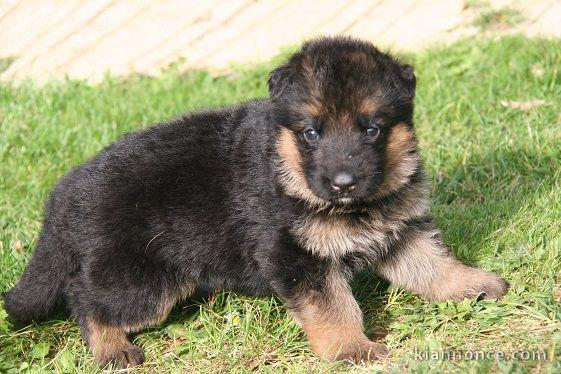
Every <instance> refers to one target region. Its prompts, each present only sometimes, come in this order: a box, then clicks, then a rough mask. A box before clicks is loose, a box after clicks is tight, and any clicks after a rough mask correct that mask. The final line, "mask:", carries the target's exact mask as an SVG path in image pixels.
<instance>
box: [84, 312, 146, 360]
mask: <svg viewBox="0 0 561 374" xmlns="http://www.w3.org/2000/svg"><path fill="white" fill-rule="evenodd" d="M82 333H83V336H84V339H85V340H86V344H87V345H88V346H89V347H90V349H91V350H92V352H93V354H94V356H95V358H96V360H97V361H98V362H99V363H101V364H102V365H107V364H110V363H113V364H115V365H117V366H119V367H127V366H136V365H140V364H142V363H143V362H144V352H143V351H142V349H141V348H140V347H137V346H135V345H133V344H132V343H131V342H130V341H129V339H128V337H127V333H126V331H125V330H124V329H123V328H122V327H120V326H114V325H109V324H105V323H102V322H99V321H98V320H96V319H95V318H94V317H88V318H86V320H85V324H84V325H83V326H82Z"/></svg>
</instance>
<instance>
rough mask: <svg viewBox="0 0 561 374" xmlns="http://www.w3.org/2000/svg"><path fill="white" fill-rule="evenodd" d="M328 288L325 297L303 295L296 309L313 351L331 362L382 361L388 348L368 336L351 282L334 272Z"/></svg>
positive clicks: (296, 318)
mask: <svg viewBox="0 0 561 374" xmlns="http://www.w3.org/2000/svg"><path fill="white" fill-rule="evenodd" d="M326 288H327V289H326V290H324V294H323V295H321V296H320V295H318V294H306V295H303V296H301V298H300V299H299V300H298V302H297V305H296V306H295V308H293V309H292V312H293V315H294V318H295V320H296V322H297V323H298V324H299V325H300V326H301V327H302V329H303V330H304V332H305V333H306V335H307V337H308V341H309V343H310V346H311V347H312V350H313V351H314V352H316V353H317V354H318V355H319V356H321V357H323V358H325V359H327V360H335V359H352V360H353V361H360V360H361V359H362V358H367V357H368V356H370V358H372V359H374V358H380V356H381V355H382V354H383V353H384V352H385V348H384V346H383V345H381V344H378V343H373V342H371V341H370V340H369V339H368V338H367V337H366V335H364V332H363V327H362V312H361V311H360V308H359V307H358V304H357V302H356V301H355V299H354V297H353V295H352V293H351V290H350V288H349V285H348V282H347V280H346V279H345V278H344V277H343V276H342V275H341V274H339V273H338V272H337V271H335V270H333V271H331V272H330V273H329V275H328V278H327V287H326Z"/></svg>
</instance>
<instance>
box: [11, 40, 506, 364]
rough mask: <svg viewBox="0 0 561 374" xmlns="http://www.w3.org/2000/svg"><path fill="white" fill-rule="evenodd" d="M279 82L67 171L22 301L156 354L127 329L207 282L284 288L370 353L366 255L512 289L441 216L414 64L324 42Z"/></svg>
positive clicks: (357, 357) (346, 43) (459, 291)
mask: <svg viewBox="0 0 561 374" xmlns="http://www.w3.org/2000/svg"><path fill="white" fill-rule="evenodd" d="M268 84H269V93H270V98H268V99H260V100H254V101H250V102H247V103H244V104H240V105H236V106H232V107H228V108H224V109H219V110H213V111H207V112H202V113H195V114H189V115H187V116H185V117H183V118H180V119H177V120H175V121H172V122H168V123H162V124H158V125H154V126H151V127H148V128H146V129H144V130H141V131H138V132H134V133H131V134H128V135H125V136H124V137H122V138H121V139H120V140H118V141H117V142H116V143H114V144H112V145H109V146H108V147H107V148H105V149H104V150H103V151H102V152H101V153H100V154H98V155H97V156H95V157H94V158H93V159H91V160H90V161H88V162H86V163H85V164H83V165H81V166H78V167H77V168H76V169H74V170H72V171H71V172H70V173H68V174H67V175H66V176H65V177H63V178H62V179H61V180H60V182H59V183H58V185H57V186H56V187H55V188H54V190H53V192H52V194H51V196H50V199H49V200H48V202H47V203H46V208H45V219H44V224H43V229H42V231H41V234H40V237H39V240H38V243H37V248H36V249H35V252H34V254H33V256H32V258H31V260H30V262H29V264H28V266H27V268H26V269H25V271H24V273H23V276H22V278H21V279H20V281H19V282H18V283H17V284H16V286H15V287H14V288H13V289H12V290H11V291H8V292H6V293H4V299H5V308H6V310H7V311H8V313H9V314H10V315H11V316H12V317H13V318H14V319H15V320H17V321H20V322H29V321H40V320H44V319H46V318H47V317H48V316H49V315H50V314H51V313H52V311H53V309H54V308H55V307H56V306H57V305H66V306H67V307H68V308H69V309H70V311H71V312H72V315H73V316H74V317H75V318H76V320H77V322H78V323H79V324H80V326H81V328H82V332H83V338H84V341H85V342H86V344H87V345H88V346H89V347H90V348H91V350H92V351H93V353H94V355H95V357H96V358H97V360H98V361H99V362H101V363H108V362H115V363H117V364H118V365H121V366H128V365H137V364H140V363H142V362H143V359H144V355H143V352H142V350H141V349H140V348H139V347H136V346H134V345H132V344H131V343H130V342H129V340H128V338H127V334H128V333H130V332H133V331H138V330H140V329H142V328H145V327H147V326H151V325H154V324H157V323H160V322H162V321H164V320H165V319H166V316H167V315H168V313H169V312H170V309H171V308H172V307H173V306H174V304H176V303H177V302H179V301H181V300H183V299H185V298H188V297H189V296H190V295H192V294H193V292H194V290H195V289H198V288H199V287H204V288H209V289H212V290H218V289H222V290H230V291H236V292H243V293H248V294H254V295H266V294H270V293H275V294H276V295H278V296H279V297H280V298H281V299H282V300H284V302H285V303H286V307H287V308H288V310H289V311H290V312H291V313H292V315H293V316H294V319H295V321H296V322H297V323H298V324H299V325H300V326H301V327H302V329H303V330H304V332H305V333H306V335H307V337H308V340H309V343H310V345H311V348H312V349H313V350H314V352H316V353H317V354H318V355H319V356H321V357H324V358H326V359H327V360H336V359H348V360H353V361H354V362H359V361H361V360H363V359H364V360H368V359H378V358H381V357H384V356H386V354H387V350H386V348H385V346H384V345H383V344H380V343H375V342H372V341H370V340H369V339H368V338H367V337H366V336H365V334H364V332H363V326H362V313H361V311H360V309H359V307H358V305H357V302H356V301H355V299H354V298H353V295H352V293H351V289H350V288H349V280H350V279H351V277H352V276H353V274H355V273H356V272H357V271H359V270H360V269H362V268H364V267H365V266H370V267H371V268H372V269H374V270H375V271H377V272H378V273H379V274H380V275H381V276H383V277H385V278H386V279H388V280H389V281H391V282H392V283H395V284H397V285H400V286H402V287H404V288H406V289H408V290H410V291H412V292H415V293H417V294H419V295H421V296H423V297H425V298H427V299H430V300H448V299H451V300H462V299H464V298H476V297H484V298H488V299H496V298H500V297H501V296H503V295H504V294H505V292H506V291H507V287H508V285H507V283H506V282H505V281H504V280H503V279H501V278H500V277H498V276H497V275H495V274H492V273H488V272H485V271H482V270H478V269H475V268H471V267H468V266H466V265H464V264H462V263H461V262H459V261H458V260H457V259H455V258H454V256H453V255H452V253H451V252H450V250H449V249H448V248H447V247H446V245H445V244H444V243H443V242H442V240H441V236H440V233H439V231H438V230H437V229H436V228H435V226H434V225H433V223H432V221H431V218H430V216H429V203H428V202H429V200H428V188H427V182H426V176H425V172H424V171H423V166H422V162H421V158H420V156H419V151H418V147H417V141H416V138H415V133H414V129H413V122H412V117H413V98H414V94H415V84H416V83H415V76H414V74H413V69H412V68H411V67H410V66H406V65H401V64H400V63H399V62H398V61H397V60H396V59H394V58H392V57H391V56H389V55H388V54H385V53H382V52H380V51H379V50H378V49H376V48H375V47H374V46H373V45H372V44H370V43H368V42H363V41H359V40H355V39H351V38H345V37H335V38H320V39H316V40H313V41H310V42H308V43H305V44H304V45H303V47H302V48H301V49H300V50H299V51H298V52H296V53H295V54H294V55H292V57H291V58H290V59H289V60H288V61H287V62H286V63H285V64H284V65H282V66H280V67H278V68H276V69H274V70H273V71H272V72H271V74H270V76H269V81H268Z"/></svg>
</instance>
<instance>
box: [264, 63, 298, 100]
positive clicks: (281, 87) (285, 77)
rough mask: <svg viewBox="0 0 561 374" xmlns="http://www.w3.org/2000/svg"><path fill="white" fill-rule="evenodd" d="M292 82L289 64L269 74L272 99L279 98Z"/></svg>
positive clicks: (268, 82)
mask: <svg viewBox="0 0 561 374" xmlns="http://www.w3.org/2000/svg"><path fill="white" fill-rule="evenodd" d="M291 83H292V73H291V69H290V67H289V66H288V65H282V66H279V67H278V68H276V69H274V70H273V71H271V73H270V74H269V80H268V81H267V84H268V85H269V95H270V96H271V99H278V98H279V97H280V96H281V95H282V94H283V93H284V92H286V89H287V88H288V86H290V84H291Z"/></svg>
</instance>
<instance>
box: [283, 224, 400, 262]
mask: <svg viewBox="0 0 561 374" xmlns="http://www.w3.org/2000/svg"><path fill="white" fill-rule="evenodd" d="M401 226H402V224H400V223H399V222H383V221H381V220H379V219H377V218H376V217H372V216H369V215H366V216H364V217H360V218H350V217H347V216H340V215H333V216H330V215H323V214H311V215H306V216H303V217H300V218H299V219H298V220H296V221H295V222H294V224H293V226H292V228H291V230H290V231H291V233H292V235H294V237H295V239H296V241H297V242H298V244H299V245H300V246H302V247H303V248H304V249H305V250H307V251H310V252H311V253H313V254H314V255H316V256H319V257H329V258H340V257H343V256H345V255H348V254H352V253H361V254H366V255H367V256H368V257H377V256H376V255H377V254H382V253H383V252H384V251H386V249H387V247H388V245H389V244H390V242H391V239H392V238H393V237H395V235H397V232H398V230H399V229H400V228H401Z"/></svg>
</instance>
